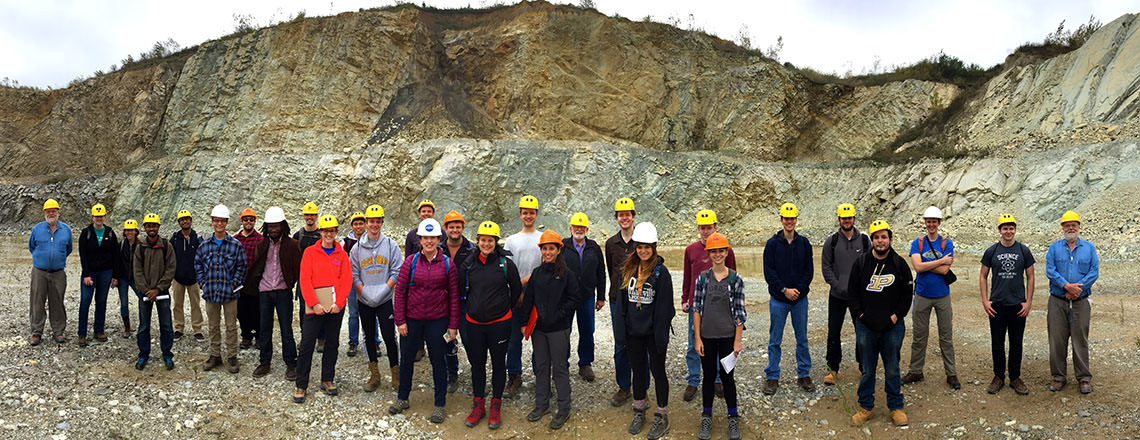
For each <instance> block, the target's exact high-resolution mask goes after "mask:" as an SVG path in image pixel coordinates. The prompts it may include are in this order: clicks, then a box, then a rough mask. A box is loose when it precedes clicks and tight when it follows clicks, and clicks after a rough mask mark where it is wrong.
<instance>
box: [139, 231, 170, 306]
mask: <svg viewBox="0 0 1140 440" xmlns="http://www.w3.org/2000/svg"><path fill="white" fill-rule="evenodd" d="M175 254H176V252H175V250H174V246H171V245H170V242H169V241H167V240H165V239H163V238H162V237H158V240H156V241H155V242H154V244H151V243H150V242H148V241H147V239H145V238H144V239H142V241H141V242H140V243H139V244H138V246H135V256H134V267H132V268H131V270H132V271H133V272H134V280H135V288H136V289H135V290H136V291H137V292H138V293H139V295H145V294H146V292H147V291H149V290H150V289H155V290H157V291H159V293H160V294H161V293H162V292H167V291H169V290H170V283H171V281H173V280H174V272H175V268H176V266H177V257H175Z"/></svg>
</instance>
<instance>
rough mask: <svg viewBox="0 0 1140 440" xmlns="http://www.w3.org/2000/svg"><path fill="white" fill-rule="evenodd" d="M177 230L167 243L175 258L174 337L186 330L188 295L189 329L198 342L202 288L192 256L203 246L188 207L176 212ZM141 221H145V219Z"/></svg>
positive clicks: (199, 336)
mask: <svg viewBox="0 0 1140 440" xmlns="http://www.w3.org/2000/svg"><path fill="white" fill-rule="evenodd" d="M176 220H177V221H178V231H175V232H174V234H172V235H171V236H170V245H171V246H172V247H174V257H175V260H177V265H176V269H175V271H174V283H173V284H171V291H172V293H173V295H174V298H173V307H174V340H176V341H177V340H180V339H182V335H183V333H182V331H183V330H186V327H185V325H186V306H185V305H184V304H185V302H186V298H190V329H191V330H193V332H194V339H195V340H197V341H204V340H206V335H205V334H203V333H202V305H201V301H202V291H201V289H200V288H199V285H198V275H197V274H196V273H195V272H194V256H195V255H197V254H198V246H201V245H202V237H201V236H200V235H198V232H197V231H195V230H194V229H193V226H194V218H193V216H192V215H191V214H190V211H189V210H186V209H183V210H180V211H178V215H177V216H176ZM143 223H146V222H145V220H144V222H143Z"/></svg>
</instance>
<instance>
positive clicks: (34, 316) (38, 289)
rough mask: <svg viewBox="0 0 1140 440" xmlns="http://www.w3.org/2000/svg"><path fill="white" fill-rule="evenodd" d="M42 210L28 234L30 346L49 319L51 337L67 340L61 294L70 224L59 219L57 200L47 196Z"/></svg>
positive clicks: (65, 282)
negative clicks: (30, 274) (30, 269)
mask: <svg viewBox="0 0 1140 440" xmlns="http://www.w3.org/2000/svg"><path fill="white" fill-rule="evenodd" d="M43 211H44V221H42V222H39V223H36V225H35V226H33V227H32V233H31V236H29V237H28V252H30V253H31V254H32V283H31V298H30V301H29V302H30V304H29V305H30V309H31V311H30V313H29V314H28V316H29V321H30V322H29V327H30V328H29V330H30V331H31V335H30V336H29V338H28V343H29V344H30V345H32V346H36V345H40V342H42V341H43V332H44V322H45V321H47V320H49V319H50V321H51V331H52V339H53V340H55V342H56V343H58V344H63V343H65V342H67V336H65V335H64V331H66V329H67V311H66V310H65V309H64V306H63V293H64V291H65V290H66V289H67V274H66V272H65V271H64V269H66V268H67V257H68V256H69V255H71V243H72V241H71V227H70V226H68V225H67V223H64V222H62V221H60V220H59V202H57V201H55V199H47V201H46V202H44V209H43Z"/></svg>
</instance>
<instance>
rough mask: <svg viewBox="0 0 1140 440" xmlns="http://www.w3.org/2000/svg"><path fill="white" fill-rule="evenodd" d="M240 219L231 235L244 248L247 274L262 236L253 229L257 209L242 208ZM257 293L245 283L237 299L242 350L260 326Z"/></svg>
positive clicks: (248, 346) (252, 339)
mask: <svg viewBox="0 0 1140 440" xmlns="http://www.w3.org/2000/svg"><path fill="white" fill-rule="evenodd" d="M240 220H241V229H239V230H238V232H237V233H236V234H234V235H233V237H234V239H236V240H237V241H238V242H239V243H241V247H242V249H243V250H245V269H246V274H247V275H248V274H249V268H250V267H253V260H254V259H255V258H256V257H257V244H258V243H261V240H262V239H263V238H264V236H262V235H261V233H260V232H257V230H256V229H254V227H255V226H257V211H254V210H253V208H245V209H243V210H242V211H241V217H240ZM257 293H258V292H257V286H254V285H252V284H248V283H247V284H245V288H243V289H242V294H241V296H239V297H238V300H237V320H238V326H240V327H241V343H240V344H239V345H238V346H239V347H240V348H241V349H242V350H246V349H249V348H250V347H252V346H253V344H254V343H255V340H256V339H258V328H259V327H261V312H260V303H261V301H260V300H259V299H258V295H257Z"/></svg>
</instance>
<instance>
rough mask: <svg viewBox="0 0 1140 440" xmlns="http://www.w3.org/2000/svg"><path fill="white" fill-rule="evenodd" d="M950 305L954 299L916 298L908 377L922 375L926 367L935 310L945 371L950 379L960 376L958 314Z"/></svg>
mask: <svg viewBox="0 0 1140 440" xmlns="http://www.w3.org/2000/svg"><path fill="white" fill-rule="evenodd" d="M950 304H951V302H950V295H946V296H944V297H941V298H926V297H922V296H918V295H915V296H914V306H913V307H912V310H911V315H910V316H911V328H912V333H911V336H912V338H913V339H912V340H911V344H910V369H909V370H907V372H908V373H922V369H923V367H925V366H926V339H927V336H928V335H929V334H930V312H931V310H932V309H933V311H934V313H935V315H936V318H937V319H938V347H939V349H940V350H941V351H942V367H943V368H945V369H946V376H957V375H958V372H957V370H956V369H955V368H954V310H953V309H952V308H951V307H950Z"/></svg>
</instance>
